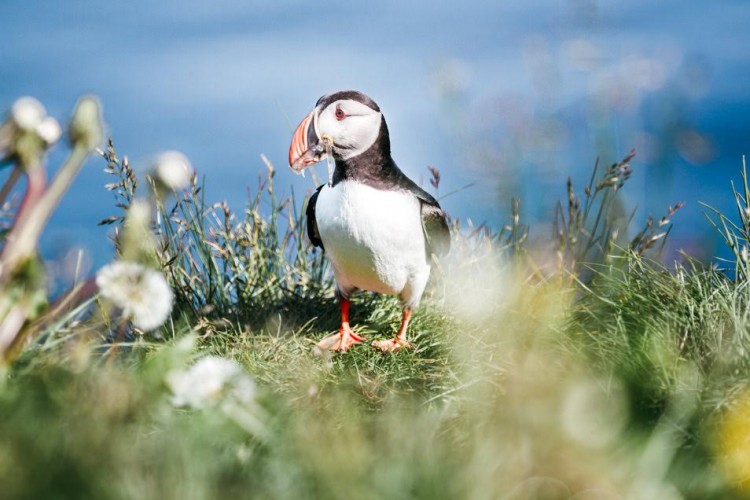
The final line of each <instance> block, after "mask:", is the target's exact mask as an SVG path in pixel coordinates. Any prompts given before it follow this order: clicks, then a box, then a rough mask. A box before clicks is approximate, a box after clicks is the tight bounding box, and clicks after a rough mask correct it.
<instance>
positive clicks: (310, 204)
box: [305, 184, 325, 250]
mask: <svg viewBox="0 0 750 500" xmlns="http://www.w3.org/2000/svg"><path fill="white" fill-rule="evenodd" d="M323 186H325V184H321V185H320V186H318V189H316V190H315V192H314V193H313V194H312V196H310V199H309V200H307V209H306V210H305V217H306V218H307V237H308V238H310V243H312V244H313V246H316V247H320V248H322V249H323V250H325V248H324V247H323V240H321V239H320V233H319V232H318V222H317V221H316V220H315V204H316V203H317V202H318V195H319V194H320V190H321V189H323Z"/></svg>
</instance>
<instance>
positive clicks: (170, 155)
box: [153, 151, 194, 191]
mask: <svg viewBox="0 0 750 500" xmlns="http://www.w3.org/2000/svg"><path fill="white" fill-rule="evenodd" d="M153 170H154V172H153V177H154V179H155V180H156V181H157V182H158V183H159V184H161V185H162V186H163V187H165V188H166V189H167V190H169V191H178V190H180V189H185V188H186V187H188V186H189V185H190V180H191V179H192V178H193V174H194V170H193V166H192V165H191V164H190V160H188V158H187V156H185V155H184V154H182V153H180V152H179V151H166V152H164V153H161V154H160V155H159V156H157V157H156V162H155V164H154V167H153Z"/></svg>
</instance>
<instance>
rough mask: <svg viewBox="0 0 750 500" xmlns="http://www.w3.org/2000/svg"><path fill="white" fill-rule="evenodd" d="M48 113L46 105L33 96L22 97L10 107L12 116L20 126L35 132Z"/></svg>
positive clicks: (24, 129) (27, 130)
mask: <svg viewBox="0 0 750 500" xmlns="http://www.w3.org/2000/svg"><path fill="white" fill-rule="evenodd" d="M46 115H47V110H45V109H44V105H43V104H42V103H41V102H39V101H38V100H36V99H34V98H33V97H28V96H26V97H21V98H20V99H18V100H17V101H16V102H14V103H13V106H12V107H11V108H10V116H11V118H12V119H13V122H14V123H15V124H16V126H17V127H18V128H20V129H21V130H23V131H26V132H33V131H35V130H36V128H37V127H38V126H39V125H40V124H41V123H42V120H44V117H45V116H46Z"/></svg>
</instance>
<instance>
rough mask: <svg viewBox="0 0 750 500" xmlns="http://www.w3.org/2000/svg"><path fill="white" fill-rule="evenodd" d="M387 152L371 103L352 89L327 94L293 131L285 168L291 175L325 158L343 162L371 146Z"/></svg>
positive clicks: (382, 125) (380, 118)
mask: <svg viewBox="0 0 750 500" xmlns="http://www.w3.org/2000/svg"><path fill="white" fill-rule="evenodd" d="M376 143H377V145H378V146H380V147H381V148H385V149H387V150H390V144H389V143H388V132H387V128H386V125H385V120H384V119H383V115H382V114H381V112H380V108H379V107H378V105H377V104H375V101H373V100H372V99H370V98H369V97H367V96H366V95H365V94H363V93H361V92H357V91H356V90H344V91H340V92H334V93H332V94H327V95H324V96H323V97H321V98H320V99H318V102H317V103H316V104H315V108H313V110H312V111H311V112H310V113H309V114H308V115H307V116H306V117H305V118H304V119H303V120H302V122H301V123H300V124H299V125H298V126H297V129H296V130H295V131H294V136H293V138H292V144H291V145H290V146H289V166H290V167H292V170H294V171H295V172H298V173H299V172H301V171H302V170H304V169H305V168H306V167H308V166H310V165H312V164H313V163H316V162H318V161H321V160H323V159H325V158H326V157H327V155H328V153H327V151H326V150H327V149H328V150H330V152H331V154H332V155H333V158H334V159H336V160H343V161H346V160H348V159H350V158H354V157H356V156H359V155H361V154H362V153H364V152H366V151H367V150H369V149H370V148H372V147H373V145H376Z"/></svg>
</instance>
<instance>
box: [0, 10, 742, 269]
mask: <svg viewBox="0 0 750 500" xmlns="http://www.w3.org/2000/svg"><path fill="white" fill-rule="evenodd" d="M748 20H750V4H748V3H747V2H746V1H744V0H736V1H729V0H719V1H715V2H684V1H677V0H665V1H661V2H652V1H645V0H636V1H631V2H614V1H610V2H604V1H596V0H568V1H561V0H543V1H537V2H522V1H514V2H495V1H483V0H475V1H467V2H462V3H460V4H459V3H455V2H454V3H439V2H427V1H419V2H409V3H406V2H400V1H381V2H377V3H368V4H364V3H352V2H328V3H327V2H314V3H313V2H267V3H266V2H263V3H261V2H251V1H236V0H214V1H212V2H205V1H198V0H181V1H175V0H169V1H160V2H151V1H144V0H137V1H131V2H101V1H86V0H70V1H65V2H61V1H57V0H46V1H45V0H39V1H32V2H22V1H17V0H15V1H14V0H7V1H4V2H2V3H0V34H1V35H0V36H1V38H0V39H1V40H2V44H1V45H0V51H1V52H0V104H2V106H3V107H5V108H7V107H9V106H10V104H11V103H12V102H13V101H14V100H15V99H16V98H18V97H20V96H22V95H32V96H35V97H37V98H38V99H40V100H41V101H42V102H43V103H44V104H45V105H46V106H47V108H48V111H49V112H50V114H52V115H53V116H56V117H57V118H58V119H60V120H61V121H62V120H64V119H66V118H67V117H68V116H69V114H70V111H71V110H72V107H73V105H74V102H75V100H76V99H77V97H78V96H80V95H81V94H83V93H94V94H97V95H98V96H100V98H101V99H102V102H103V104H104V115H105V120H106V122H107V124H108V129H109V133H110V134H111V135H112V136H113V137H114V139H115V144H116V146H117V150H118V153H119V154H120V155H122V154H126V155H128V156H129V158H130V160H131V162H132V163H134V164H135V165H136V166H138V165H141V166H145V165H146V164H147V163H148V160H149V158H150V157H151V156H152V155H154V154H155V153H157V152H159V151H161V150H164V149H178V150H181V151H183V152H184V153H185V154H187V155H188V156H189V157H190V158H191V160H192V162H193V164H194V165H195V166H196V168H197V169H198V171H199V173H200V174H201V175H205V177H206V184H207V195H208V200H210V201H220V200H223V199H225V200H227V201H228V202H229V203H230V205H231V206H232V207H233V208H234V209H235V210H241V208H242V206H243V204H244V200H245V199H246V195H247V192H248V189H250V190H253V189H255V185H256V182H257V176H258V173H259V172H261V171H264V166H263V163H262V162H261V160H260V154H261V153H263V154H265V155H266V156H267V157H268V158H269V159H270V160H271V161H272V162H273V163H274V164H275V166H276V168H277V171H278V176H277V190H278V191H280V192H286V193H289V192H290V191H291V189H292V188H293V189H294V191H295V193H297V194H301V193H303V192H304V191H305V190H307V189H310V188H312V187H313V184H312V181H311V180H310V177H309V176H308V177H307V179H302V178H300V177H297V176H294V175H293V174H292V173H291V172H290V171H289V170H288V168H287V166H286V158H287V151H288V146H289V141H290V138H291V133H292V131H293V128H294V126H295V125H296V124H297V123H298V121H299V120H301V119H302V118H303V117H304V116H305V114H306V113H307V112H308V111H309V110H310V109H311V108H312V106H313V105H314V103H315V101H316V100H317V98H318V97H319V96H320V95H322V94H324V93H327V92H330V91H334V90H339V89H346V88H354V89H359V90H362V91H364V92H365V93H367V94H369V95H370V96H371V97H373V98H374V99H375V100H376V101H377V102H378V103H379V104H380V106H381V108H382V109H383V111H384V114H385V116H386V118H387V120H388V123H389V127H390V130H391V142H392V146H393V154H394V158H395V159H396V161H397V162H398V163H399V164H400V165H401V167H402V169H403V170H405V171H406V172H407V174H409V175H410V176H411V177H412V178H414V179H415V180H420V179H423V182H424V184H427V181H426V179H427V178H428V173H427V170H426V167H427V165H432V166H435V167H437V168H439V169H440V170H441V172H442V178H443V181H442V183H441V185H440V192H439V193H438V194H439V195H446V194H448V193H451V192H452V191H454V190H459V192H457V193H455V194H451V195H450V196H446V197H445V198H443V199H442V204H443V205H444V208H446V209H447V210H448V211H449V212H450V213H451V214H452V215H453V216H455V217H460V218H462V219H466V218H470V219H472V220H473V221H474V222H475V223H481V222H487V223H488V224H490V225H492V226H494V227H499V226H501V225H502V224H505V223H506V222H507V213H508V206H509V202H510V198H511V197H512V196H517V197H520V198H521V199H522V217H523V218H524V219H526V221H527V222H529V223H530V224H531V230H532V235H536V236H537V237H542V236H546V235H549V234H550V232H551V227H550V225H549V222H550V221H551V219H552V210H553V208H554V203H555V202H556V200H558V199H564V197H565V179H566V178H567V176H568V175H573V177H574V182H575V184H576V186H578V187H579V188H580V187H582V186H583V184H584V183H585V182H586V181H587V179H588V175H589V173H590V169H591V167H592V165H593V163H594V161H595V159H596V158H597V157H599V158H600V159H601V161H602V163H604V164H609V163H611V162H614V161H616V160H617V159H619V158H621V157H623V156H624V155H625V154H626V153H627V152H628V151H629V150H630V149H631V148H636V150H637V151H638V156H637V157H636V159H635V161H634V164H633V165H634V168H635V173H634V175H633V177H632V179H631V180H630V182H629V184H628V186H627V187H626V189H625V191H624V193H623V194H624V199H625V202H626V204H627V206H628V207H629V208H631V209H632V208H635V207H638V214H637V216H636V220H639V221H640V220H645V218H646V216H647V215H648V214H649V213H651V214H653V215H654V216H655V217H656V218H659V217H661V215H663V213H664V212H665V210H666V208H667V206H668V205H671V204H674V203H675V202H677V201H685V202H687V206H686V207H685V208H684V209H683V210H681V211H680V212H679V213H678V214H677V215H676V216H675V217H674V223H675V228H674V230H673V233H672V235H671V239H672V243H671V244H672V246H673V249H676V248H684V249H685V250H686V251H687V252H689V253H691V254H693V255H696V256H699V257H702V258H704V259H707V258H710V256H711V255H713V254H714V253H716V252H717V251H718V249H717V247H716V246H715V245H716V237H715V234H714V232H713V230H712V229H711V227H710V226H709V225H708V223H707V222H706V221H705V219H704V217H703V215H702V213H703V211H704V209H703V208H702V207H701V206H700V205H699V203H698V202H699V201H703V202H706V203H708V204H710V205H713V206H715V207H717V208H719V209H722V210H725V211H727V212H731V211H732V210H733V208H732V200H731V196H730V186H729V182H730V180H731V179H735V180H736V179H738V178H739V171H740V168H741V165H742V155H743V154H744V153H746V152H747V149H748V148H747V145H748V135H749V132H748V131H749V130H750V128H749V127H748V125H750V123H748V122H749V120H750V119H749V118H748V117H750V99H749V97H750V34H748V30H747V26H746V24H747V21H748ZM64 149H65V148H64V147H63V146H62V145H58V146H57V149H56V150H55V151H54V152H53V154H52V155H51V159H52V162H53V165H56V164H57V163H58V162H59V159H60V158H61V157H62V155H63V153H64ZM104 166H105V165H104V162H103V161H102V160H101V159H99V158H95V159H93V160H92V161H90V162H89V163H88V165H87V167H86V168H85V169H84V170H83V171H82V173H81V174H80V177H79V178H78V179H77V181H76V183H75V185H74V186H73V188H72V190H71V192H70V194H69V195H68V196H67V197H66V199H65V200H64V202H63V204H62V206H61V207H60V208H59V210H58V212H57V213H56V214H55V217H54V219H53V221H52V223H51V225H50V227H49V229H48V230H47V232H46V234H45V237H44V240H43V248H44V252H45V254H47V255H48V256H53V257H54V256H61V255H64V253H65V252H67V251H69V250H70V249H72V248H77V247H79V246H83V247H85V248H88V249H89V250H90V251H91V252H92V253H93V260H94V262H96V263H103V262H105V261H106V260H107V259H108V258H109V256H110V252H111V250H110V248H111V247H110V245H109V243H108V240H107V232H108V229H107V228H102V227H97V226H96V223H97V222H98V221H99V220H101V219H103V218H104V217H106V216H108V215H111V214H113V213H114V208H113V206H112V200H113V198H112V195H111V193H109V192H107V191H105V190H104V188H103V185H104V184H105V183H107V182H110V181H111V179H109V178H108V176H106V175H105V174H104V173H103V172H102V169H103V168H104ZM316 168H317V170H318V172H319V174H323V173H324V168H325V167H324V166H323V165H322V166H318V167H316ZM3 175H5V174H3ZM466 185H470V186H469V187H466V188H464V189H462V188H463V187H464V186H466Z"/></svg>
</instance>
